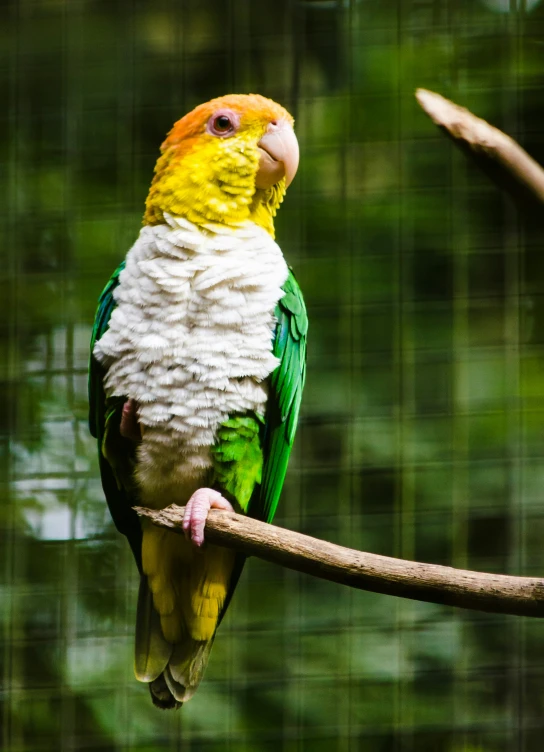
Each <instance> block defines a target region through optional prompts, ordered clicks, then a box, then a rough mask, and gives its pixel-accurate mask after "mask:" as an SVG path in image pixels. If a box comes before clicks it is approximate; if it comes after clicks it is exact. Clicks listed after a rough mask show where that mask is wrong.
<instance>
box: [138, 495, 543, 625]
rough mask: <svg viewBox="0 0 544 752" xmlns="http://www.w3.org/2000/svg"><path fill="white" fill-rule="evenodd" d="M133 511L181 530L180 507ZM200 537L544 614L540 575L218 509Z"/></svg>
mask: <svg viewBox="0 0 544 752" xmlns="http://www.w3.org/2000/svg"><path fill="white" fill-rule="evenodd" d="M136 511H137V512H138V514H139V515H140V516H141V517H146V518H148V519H149V520H151V522H153V524H155V525H158V526H159V527H163V528H167V529H170V530H173V531H174V532H176V533H180V534H182V535H183V530H182V521H183V513H184V508H183V507H178V506H175V505H172V506H170V507H167V508H166V509H162V510H159V511H155V510H152V509H145V508H143V507H136ZM206 540H207V541H209V542H210V543H215V544H218V545H221V546H226V547H227V548H233V549H235V550H236V551H239V552H241V553H244V554H246V555H248V556H258V557H259V558H261V559H265V561H270V562H273V563H274V564H279V565H280V566H284V567H287V568H289V569H294V570H295V571H297V572H304V573H306V574H311V575H314V576H315V577H321V578H322V579H325V580H330V581H332V582H338V583H340V584H342V585H349V586H350V587H354V588H358V589H360V590H371V591H373V592H375V593H386V594H388V595H396V596H400V597H401V598H411V599H413V600H419V601H429V602H431V603H444V604H446V605H449V606H460V607H461V608H471V609H476V610H479V611H490V612H494V613H502V614H517V615H521V616H540V617H542V616H544V580H543V579H540V578H537V577H511V576H509V575H499V574H489V573H486V572H469V571H466V570H464V569H454V568H452V567H444V566H439V565H438V564H423V563H420V562H416V561H406V560H404V559H393V558H391V557H389V556H379V555H377V554H369V553H365V552H363V551H354V550H352V549H349V548H344V547H343V546H337V545H335V544H334V543H328V542H327V541H323V540H319V539H318V538H311V537H310V536H309V535H303V534H302V533H296V532H294V531H292V530H286V529H285V528H281V527H277V526H276V525H268V524H267V523H265V522H259V521H258V520H253V519H251V518H250V517H245V516H244V515H241V514H235V513H234V512H223V511H219V510H212V511H211V512H210V514H209V515H208V520H207V522H206Z"/></svg>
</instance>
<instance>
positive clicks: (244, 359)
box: [89, 94, 308, 709]
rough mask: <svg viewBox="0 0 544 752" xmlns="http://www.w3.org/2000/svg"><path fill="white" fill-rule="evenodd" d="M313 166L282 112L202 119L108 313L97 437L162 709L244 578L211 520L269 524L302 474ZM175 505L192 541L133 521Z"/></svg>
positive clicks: (173, 153)
mask: <svg viewBox="0 0 544 752" xmlns="http://www.w3.org/2000/svg"><path fill="white" fill-rule="evenodd" d="M298 162H299V147H298V142H297V138H296V136H295V133H294V120H293V118H292V117H291V115H290V114H289V113H288V112H287V110H286V109H284V108H283V107H282V106H281V105H279V104H277V103H276V102H274V101H272V100H271V99H267V98H265V97H263V96H261V95H258V94H229V95H226V96H223V97H218V98H215V99H212V100H211V101H209V102H206V103H204V104H201V105H199V106H197V107H196V108H195V109H193V110H192V111H191V112H189V113H188V114H186V115H185V116H184V117H182V118H181V119H180V120H178V121H177V122H176V123H175V124H174V126H173V127H172V129H171V131H170V132H169V133H168V135H167V137H166V139H165V141H164V142H163V144H162V146H161V149H160V156H159V158H158V160H157V163H156V166H155V171H154V176H153V180H152V182H151V187H150V190H149V193H148V196H147V199H146V203H145V213H144V218H143V223H142V227H141V230H140V233H139V235H138V237H137V239H136V241H135V243H134V245H133V246H132V248H131V249H130V250H129V251H128V253H127V255H126V257H125V259H124V261H122V262H121V263H120V265H119V266H118V268H117V269H116V270H115V271H114V273H113V275H112V276H111V278H110V280H109V281H108V283H107V285H106V287H105V288H104V290H103V291H102V294H101V296H100V298H99V301H98V308H97V311H96V317H95V321H94V326H93V330H92V336H91V347H90V350H91V352H90V365H89V428H90V432H91V434H92V436H93V437H94V438H95V439H96V440H97V445H98V460H99V467H100V474H101V480H102V487H103V490H104V495H105V497H106V501H107V504H108V507H109V511H110V513H111V516H112V518H113V522H114V524H115V526H116V528H117V530H118V531H119V532H120V533H122V534H124V535H125V536H126V538H127V539H128V543H129V545H130V547H131V549H132V554H133V557H134V559H135V562H136V565H137V567H138V571H139V575H140V584H139V591H138V603H137V609H136V630H135V651H134V672H135V676H136V678H137V679H138V680H139V681H141V682H144V683H147V684H148V685H149V689H150V693H151V699H152V701H153V703H154V705H156V706H157V707H159V708H162V709H173V708H179V707H181V705H182V704H183V703H185V702H187V701H188V700H189V699H191V697H192V696H193V695H194V693H195V691H196V689H197V687H198V685H199V683H200V681H201V679H202V676H203V673H204V671H205V669H206V665H207V663H208V658H209V655H210V650H211V647H212V645H213V642H214V639H215V635H216V631H217V628H218V626H219V624H220V622H221V620H222V618H223V616H224V614H225V611H226V609H227V606H228V605H229V602H230V600H231V597H232V594H233V591H234V589H235V587H236V584H237V582H238V579H239V577H240V574H241V571H242V568H243V566H244V561H245V557H244V556H243V555H242V554H239V553H235V552H234V551H232V550H230V549H228V548H225V547H220V546H216V545H213V544H210V543H207V542H206V543H205V541H204V528H205V523H206V518H207V515H208V512H209V510H210V509H225V510H234V511H235V512H238V513H240V514H246V515H248V516H250V517H253V518H256V519H259V520H262V521H264V522H271V520H272V519H273V517H274V514H275V512H276V508H277V506H278V501H279V498H280V494H281V490H282V486H283V483H284V479H285V475H286V471H287V465H288V461H289V456H290V452H291V448H292V446H293V441H294V437H295V431H296V428H297V422H298V416H299V409H300V404H301V397H302V391H303V388H304V382H305V375H306V337H307V330H308V317H307V312H306V308H305V305H304V300H303V297H302V293H301V290H300V288H299V285H298V283H297V281H296V279H295V276H294V274H293V272H292V271H291V269H290V268H289V267H288V266H287V264H286V262H285V260H284V257H283V254H282V252H281V250H280V248H279V246H278V245H277V243H276V242H275V239H274V238H275V234H274V218H275V216H276V213H277V211H278V208H279V206H280V204H281V203H282V201H283V199H284V196H285V193H286V190H287V187H288V186H289V184H290V183H291V181H292V180H293V178H294V176H295V173H296V171H297V168H298ZM171 504H177V505H182V506H185V513H184V520H183V533H184V534H183V535H179V533H175V532H173V531H171V530H166V529H163V528H161V527H158V526H154V525H153V524H151V523H150V522H149V521H148V520H145V519H143V518H140V517H138V515H137V513H136V511H135V509H134V507H135V506H138V505H139V506H143V507H147V508H150V509H155V510H158V509H163V508H165V507H167V506H170V505H171ZM204 544H205V545H204Z"/></svg>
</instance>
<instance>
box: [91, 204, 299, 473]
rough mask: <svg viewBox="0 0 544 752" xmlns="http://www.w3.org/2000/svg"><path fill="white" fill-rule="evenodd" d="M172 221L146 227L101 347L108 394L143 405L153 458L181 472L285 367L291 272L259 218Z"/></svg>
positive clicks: (258, 407)
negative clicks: (282, 332)
mask: <svg viewBox="0 0 544 752" xmlns="http://www.w3.org/2000/svg"><path fill="white" fill-rule="evenodd" d="M165 219H166V221H167V223H168V224H164V225H158V226H154V227H149V226H148V227H144V228H143V229H142V230H141V232H140V236H139V238H138V240H137V241H136V243H135V244H134V246H133V247H132V248H131V250H130V251H129V253H128V255H127V261H126V267H125V269H124V270H123V271H122V272H121V275H120V278H119V285H118V287H117V288H116V290H115V292H114V298H115V301H116V303H117V307H116V308H115V310H114V311H113V313H112V316H111V319H110V323H109V328H108V330H107V332H106V333H105V334H104V335H103V337H102V338H101V339H100V341H99V342H98V343H97V344H96V346H95V350H94V354H95V356H96V358H97V359H98V360H99V361H101V362H102V363H103V364H104V365H105V366H106V367H107V369H108V370H107V376H106V380H105V388H106V393H107V395H108V396H123V397H128V398H131V399H134V400H135V401H136V402H137V403H138V405H139V420H140V424H141V425H142V427H143V436H144V441H143V442H142V443H143V445H147V449H148V450H149V451H150V452H151V454H152V455H153V461H157V460H158V461H159V462H160V454H161V452H162V454H165V453H166V454H165V456H164V461H165V462H168V464H169V465H170V467H171V466H172V462H173V461H174V456H176V457H178V458H179V459H180V460H182V464H183V465H185V468H184V469H183V468H181V467H179V470H180V471H181V470H183V471H184V472H185V471H187V470H188V469H189V468H188V467H187V463H188V464H189V465H190V466H192V467H193V469H194V470H195V471H196V470H197V469H198V468H200V469H201V470H204V469H205V468H207V467H209V466H210V454H209V447H210V446H212V445H213V444H214V442H215V438H216V431H217V428H218V427H219V425H220V424H221V423H223V422H224V421H225V420H227V419H228V417H229V415H232V414H234V413H243V412H245V411H256V412H260V413H263V412H264V408H265V404H266V399H267V389H266V384H265V383H264V382H265V379H266V378H267V377H268V376H269V375H270V373H271V372H272V371H273V370H274V368H275V367H276V366H277V364H278V361H277V359H276V358H275V357H274V356H273V354H272V334H273V330H274V325H275V318H274V309H275V306H276V304H277V302H278V300H279V299H280V298H281V297H282V295H283V292H282V290H281V286H282V285H283V284H284V282H285V280H286V279H287V274H288V270H287V266H286V264H285V261H284V259H283V256H282V253H281V250H280V249H279V247H278V245H277V244H276V243H275V242H274V241H273V240H272V238H271V237H270V236H269V235H268V233H266V232H265V231H264V230H262V229H261V228H260V227H258V226H257V225H255V224H253V223H250V222H248V223H244V224H243V225H240V226H239V227H237V228H235V229H230V228H226V227H223V226H215V225H214V226H207V227H205V228H201V227H197V226H196V225H193V224H192V223H190V222H188V221H187V220H185V219H181V218H174V217H170V216H168V215H166V217H165ZM159 448H160V452H157V451H156V450H159ZM145 453H146V449H145V446H144V448H143V450H142V452H141V455H142V459H145V458H144V457H143V455H145ZM149 460H151V457H149Z"/></svg>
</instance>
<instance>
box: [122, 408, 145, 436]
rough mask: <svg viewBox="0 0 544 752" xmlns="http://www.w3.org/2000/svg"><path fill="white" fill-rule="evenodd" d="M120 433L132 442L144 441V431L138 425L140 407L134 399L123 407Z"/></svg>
mask: <svg viewBox="0 0 544 752" xmlns="http://www.w3.org/2000/svg"><path fill="white" fill-rule="evenodd" d="M119 433H120V434H121V436H124V438H125V439H130V440H131V441H141V440H142V431H141V429H140V424H139V423H138V405H137V403H136V402H135V401H134V400H132V399H129V400H127V401H126V402H125V404H124V405H123V412H122V414H121V425H120V426H119Z"/></svg>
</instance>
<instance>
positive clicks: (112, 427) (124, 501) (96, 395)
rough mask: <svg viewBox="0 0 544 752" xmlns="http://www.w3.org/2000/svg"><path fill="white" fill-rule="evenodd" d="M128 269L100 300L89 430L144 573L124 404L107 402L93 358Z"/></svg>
mask: <svg viewBox="0 0 544 752" xmlns="http://www.w3.org/2000/svg"><path fill="white" fill-rule="evenodd" d="M124 268H125V262H124V261H123V263H122V264H120V265H119V266H118V267H117V269H116V270H115V272H114V273H113V274H112V276H111V278H110V280H109V282H108V284H107V285H106V287H105V288H104V290H103V291H102V294H101V296H100V298H99V300H98V308H97V310H96V316H95V320H94V326H93V331H92V335H91V352H90V359H89V384H88V386H89V430H90V432H91V434H92V435H93V436H94V437H95V439H97V440H98V462H99V465H100V475H101V476H102V486H103V488H104V494H105V496H106V501H107V502H108V507H109V510H110V513H111V516H112V519H113V521H114V523H115V526H116V528H117V529H118V530H119V532H120V533H123V534H124V535H126V536H127V538H128V541H129V543H130V547H131V548H132V552H133V554H134V558H135V559H136V563H137V565H138V567H139V568H140V569H141V561H142V552H141V548H142V530H141V526H140V522H139V520H138V516H137V514H136V512H135V511H134V510H133V509H132V507H133V506H134V501H133V500H132V499H131V496H132V494H133V490H132V469H133V461H134V446H133V445H132V443H131V442H130V441H128V440H127V439H124V438H123V437H122V436H121V434H120V432H119V426H120V423H121V413H122V410H123V401H124V400H123V399H122V398H114V399H109V400H107V399H106V395H105V392H104V384H103V381H104V376H105V370H104V368H103V367H102V365H101V364H100V363H99V362H98V361H97V360H96V358H95V357H94V355H93V350H94V346H95V343H96V342H97V341H98V340H99V339H100V338H101V337H102V335H103V334H104V332H105V331H106V329H107V328H108V324H109V321H110V317H111V314H112V312H113V310H114V308H115V299H114V297H113V293H114V291H115V288H116V287H117V285H118V284H119V275H120V274H121V272H122V271H123V269H124Z"/></svg>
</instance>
